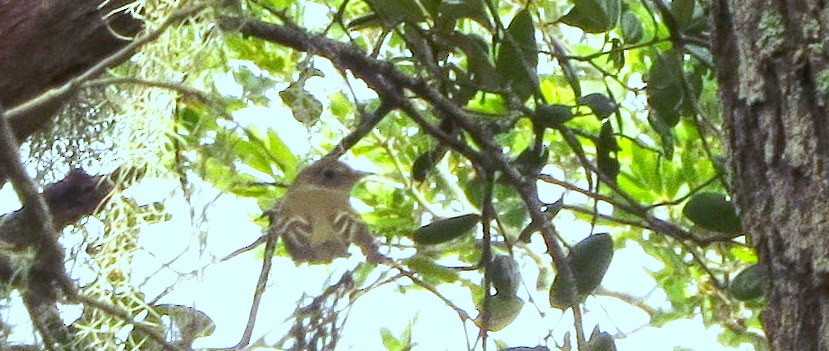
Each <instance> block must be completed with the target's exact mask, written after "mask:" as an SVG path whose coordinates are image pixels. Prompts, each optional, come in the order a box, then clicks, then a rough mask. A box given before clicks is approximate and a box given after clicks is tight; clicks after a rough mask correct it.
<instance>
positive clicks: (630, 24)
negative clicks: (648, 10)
mask: <svg viewBox="0 0 829 351" xmlns="http://www.w3.org/2000/svg"><path fill="white" fill-rule="evenodd" d="M621 26H622V38H624V39H625V43H627V44H636V43H638V42H639V41H640V40H642V37H644V36H645V29H644V28H643V27H642V21H640V20H639V16H636V14H635V13H634V12H633V11H629V10H628V11H625V12H624V13H622V25H621Z"/></svg>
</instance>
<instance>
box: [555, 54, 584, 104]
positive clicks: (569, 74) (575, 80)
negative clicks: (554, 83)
mask: <svg viewBox="0 0 829 351" xmlns="http://www.w3.org/2000/svg"><path fill="white" fill-rule="evenodd" d="M558 63H559V64H561V69H562V70H563V71H564V77H565V78H567V84H569V85H570V87H571V88H573V96H581V81H580V80H579V75H578V72H576V67H575V66H573V63H572V62H571V61H570V59H569V58H567V57H566V56H560V57H559V58H558Z"/></svg>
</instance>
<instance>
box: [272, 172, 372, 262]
mask: <svg viewBox="0 0 829 351" xmlns="http://www.w3.org/2000/svg"><path fill="white" fill-rule="evenodd" d="M368 174H369V173H366V172H361V171H356V170H354V169H352V168H351V167H349V166H348V165H346V164H345V163H343V162H341V161H339V160H337V159H335V158H332V157H326V158H322V159H320V160H319V161H317V162H315V163H314V164H312V165H310V166H308V167H306V168H304V169H303V170H302V171H300V172H299V174H298V175H297V177H296V180H294V182H293V183H292V184H291V185H290V186H289V187H288V189H287V191H286V192H285V195H284V196H283V197H282V198H281V199H279V200H277V202H276V203H275V204H274V206H273V207H272V208H271V210H270V211H269V212H268V218H269V219H270V225H269V227H268V234H269V235H271V236H275V237H278V238H282V240H283V242H284V243H285V248H286V249H287V250H288V253H289V254H290V255H291V258H292V259H293V260H294V262H295V263H297V264H300V263H302V262H307V263H309V264H323V263H330V262H331V261H333V260H334V259H335V258H338V257H345V256H347V255H348V251H347V250H348V247H349V246H350V244H351V243H352V242H353V243H356V244H357V245H358V246H360V247H361V249H362V250H363V252H364V253H365V255H366V257H368V259H369V261H375V262H377V261H378V260H379V259H380V257H381V256H382V255H380V253H379V249H378V246H377V243H376V242H375V240H374V236H372V235H371V232H370V231H369V229H368V226H367V225H366V223H365V222H363V220H362V218H360V216H359V215H358V214H357V213H356V212H355V211H354V210H353V209H352V208H351V205H350V203H349V198H350V194H351V189H352V188H353V187H354V185H355V184H356V183H357V182H358V181H359V180H360V179H362V178H363V177H364V176H366V175H368Z"/></svg>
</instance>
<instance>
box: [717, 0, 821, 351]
mask: <svg viewBox="0 0 829 351" xmlns="http://www.w3.org/2000/svg"><path fill="white" fill-rule="evenodd" d="M712 20H713V26H714V32H713V38H714V42H713V44H714V45H713V54H714V56H715V60H716V66H717V70H718V74H717V77H718V80H719V84H720V99H721V101H722V105H723V114H724V115H723V118H724V128H725V136H726V139H727V140H726V141H727V145H728V150H729V157H730V166H731V173H732V174H731V176H732V178H731V179H732V193H733V195H734V198H735V200H736V203H737V206H738V208H739V211H740V216H741V219H742V222H743V227H744V228H745V229H746V230H747V232H748V233H749V234H750V238H751V241H752V243H753V245H754V246H755V248H756V249H757V252H758V255H759V256H760V261H761V263H764V264H765V267H766V268H767V270H768V274H769V276H770V279H769V280H768V283H767V287H766V308H765V310H764V311H763V314H762V317H761V319H762V321H763V325H764V328H765V331H766V334H767V336H768V338H769V342H770V346H771V348H772V349H773V350H829V289H828V288H829V206H827V205H826V204H828V203H829V121H828V120H827V117H829V114H828V113H827V112H829V106H827V97H829V95H828V94H827V93H829V65H828V64H829V60H827V54H826V50H827V48H829V46H827V38H829V9H827V4H826V3H825V1H793V0H788V1H786V0H755V1H744V0H730V1H726V0H716V1H714V8H713V11H712Z"/></svg>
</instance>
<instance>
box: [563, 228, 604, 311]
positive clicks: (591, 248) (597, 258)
mask: <svg viewBox="0 0 829 351" xmlns="http://www.w3.org/2000/svg"><path fill="white" fill-rule="evenodd" d="M567 258H568V262H569V263H570V268H571V269H572V271H573V281H565V280H564V279H561V275H557V276H556V278H555V280H554V281H553V285H552V286H551V287H550V305H551V306H553V307H556V308H567V307H570V306H572V305H574V304H576V303H578V301H579V300H580V299H581V297H582V296H585V295H589V294H590V293H592V292H593V290H595V289H596V288H597V287H598V286H599V284H601V283H602V279H604V276H605V273H607V268H608V267H610V261H611V260H612V259H613V238H611V237H610V235H609V234H607V233H600V234H595V235H591V236H589V237H587V238H585V239H584V240H582V241H580V242H579V243H578V244H576V246H573V248H572V249H571V250H570V255H569V256H568V257H567ZM573 284H575V285H576V292H577V293H578V295H579V296H568V294H569V292H570V291H572V290H571V289H570V287H571V286H572V285H573Z"/></svg>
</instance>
